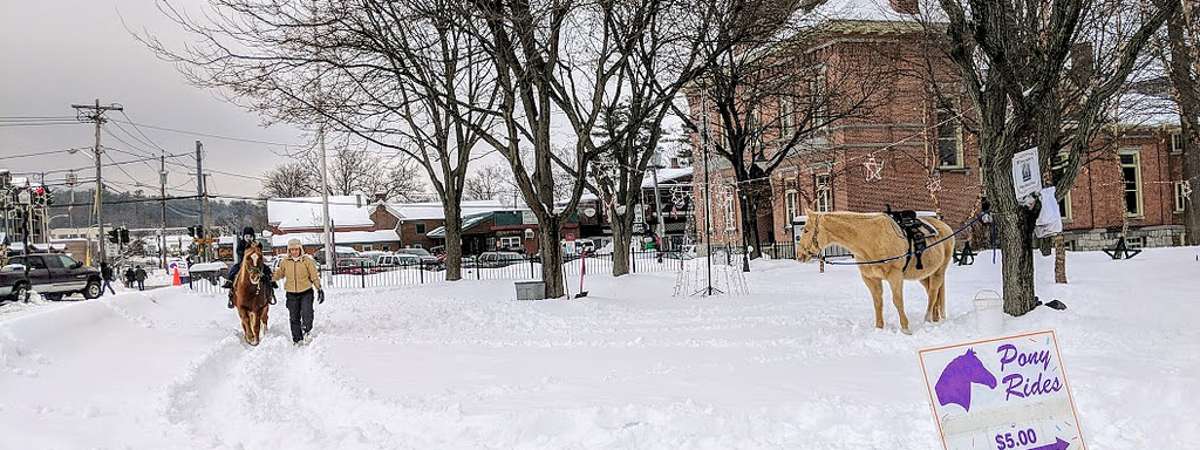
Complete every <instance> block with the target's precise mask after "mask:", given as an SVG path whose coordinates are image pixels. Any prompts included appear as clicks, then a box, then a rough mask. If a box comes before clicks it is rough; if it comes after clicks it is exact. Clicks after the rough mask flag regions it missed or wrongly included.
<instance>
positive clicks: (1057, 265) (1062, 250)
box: [1054, 233, 1067, 284]
mask: <svg viewBox="0 0 1200 450" xmlns="http://www.w3.org/2000/svg"><path fill="white" fill-rule="evenodd" d="M1054 282H1055V283H1058V284H1067V240H1066V239H1063V237H1062V234H1061V233H1060V234H1058V235H1056V236H1054Z"/></svg>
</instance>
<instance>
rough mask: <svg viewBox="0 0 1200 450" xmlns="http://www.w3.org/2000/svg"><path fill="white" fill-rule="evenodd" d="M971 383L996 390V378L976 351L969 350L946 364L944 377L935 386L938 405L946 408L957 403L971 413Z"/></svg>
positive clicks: (939, 378)
mask: <svg viewBox="0 0 1200 450" xmlns="http://www.w3.org/2000/svg"><path fill="white" fill-rule="evenodd" d="M971 383H978V384H982V385H984V386H987V387H989V388H992V389H995V388H996V377H995V376H994V375H992V373H991V372H988V370H987V368H986V367H983V362H981V361H979V357H978V356H975V350H974V349H967V353H965V354H963V355H962V356H959V357H957V358H954V360H952V361H950V364H946V368H945V369H944V370H942V375H941V376H940V377H938V380H937V384H935V385H934V386H933V390H934V392H936V393H937V398H938V404H940V405H942V406H946V405H949V404H951V403H955V404H957V405H959V406H962V407H963V409H965V410H967V412H970V411H971Z"/></svg>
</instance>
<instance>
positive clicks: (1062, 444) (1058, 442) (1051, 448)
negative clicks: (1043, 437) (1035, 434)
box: [1029, 437, 1071, 450]
mask: <svg viewBox="0 0 1200 450" xmlns="http://www.w3.org/2000/svg"><path fill="white" fill-rule="evenodd" d="M1054 441H1055V442H1054V443H1053V444H1050V445H1043V446H1041V447H1034V448H1031V449H1029V450H1066V449H1067V447H1070V446H1071V443H1069V442H1067V441H1064V440H1062V438H1058V437H1056V438H1054Z"/></svg>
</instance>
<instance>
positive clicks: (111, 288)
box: [100, 280, 117, 295]
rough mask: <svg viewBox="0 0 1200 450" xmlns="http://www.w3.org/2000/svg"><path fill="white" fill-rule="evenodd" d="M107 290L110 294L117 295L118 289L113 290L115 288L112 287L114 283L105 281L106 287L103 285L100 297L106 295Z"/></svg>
mask: <svg viewBox="0 0 1200 450" xmlns="http://www.w3.org/2000/svg"><path fill="white" fill-rule="evenodd" d="M105 289H108V291H109V292H112V293H113V295H117V290H116V289H113V287H112V282H111V281H108V280H104V285H103V286H100V295H104V290H105Z"/></svg>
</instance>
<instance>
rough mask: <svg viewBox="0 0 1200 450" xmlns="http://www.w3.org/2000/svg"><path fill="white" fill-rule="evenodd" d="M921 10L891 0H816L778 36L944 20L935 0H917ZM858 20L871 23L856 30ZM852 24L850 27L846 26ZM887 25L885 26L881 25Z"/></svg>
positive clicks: (797, 13)
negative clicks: (895, 4) (900, 7)
mask: <svg viewBox="0 0 1200 450" xmlns="http://www.w3.org/2000/svg"><path fill="white" fill-rule="evenodd" d="M916 1H917V3H918V13H917V14H908V13H902V12H899V11H897V10H896V9H895V8H893V7H892V5H891V2H890V1H889V0H825V1H820V2H808V3H815V6H809V7H800V8H797V9H796V11H794V12H793V13H792V15H791V16H790V17H789V18H788V20H787V21H786V22H784V24H783V26H782V29H781V30H780V32H779V35H778V36H776V37H777V38H778V39H781V40H786V39H788V38H791V37H793V36H798V35H803V34H804V33H805V32H806V31H811V30H814V29H817V28H823V27H828V26H831V25H834V24H837V25H839V27H838V28H837V29H838V30H840V31H888V30H887V28H886V26H888V25H902V26H898V27H896V29H897V30H911V29H912V27H911V26H912V25H914V24H917V23H918V22H920V21H928V22H944V20H943V19H941V18H942V17H943V16H944V14H943V13H942V10H941V7H940V6H939V5H938V4H937V2H936V1H932V0H916ZM855 24H860V25H865V26H869V27H871V28H862V29H861V30H857V29H856V28H854V27H853V25H855ZM847 25H850V26H851V28H846V26H847ZM881 26H884V28H881Z"/></svg>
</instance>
